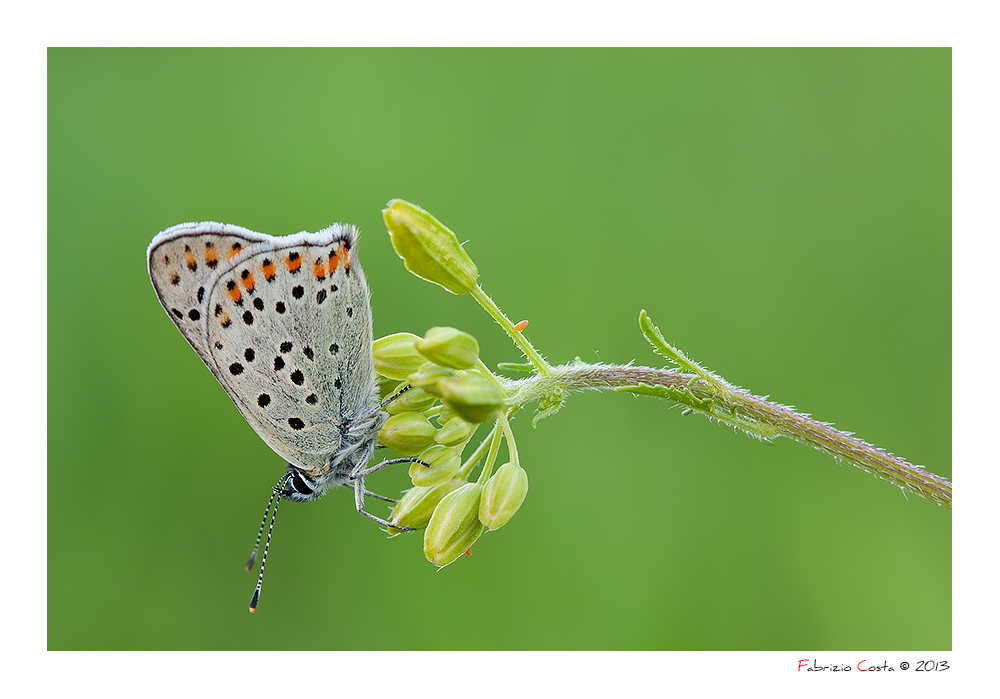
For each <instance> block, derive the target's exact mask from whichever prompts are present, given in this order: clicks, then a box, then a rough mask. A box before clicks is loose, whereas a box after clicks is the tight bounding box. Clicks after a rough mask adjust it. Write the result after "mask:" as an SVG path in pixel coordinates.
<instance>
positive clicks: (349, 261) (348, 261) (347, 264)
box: [340, 243, 351, 272]
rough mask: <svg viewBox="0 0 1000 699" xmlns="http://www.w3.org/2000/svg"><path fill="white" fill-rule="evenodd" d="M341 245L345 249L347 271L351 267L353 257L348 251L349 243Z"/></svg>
mask: <svg viewBox="0 0 1000 699" xmlns="http://www.w3.org/2000/svg"><path fill="white" fill-rule="evenodd" d="M340 247H341V249H342V250H343V251H344V271H345V272H346V271H347V270H349V269H350V268H351V257H350V255H349V254H348V252H347V245H345V244H344V243H341V244H340Z"/></svg>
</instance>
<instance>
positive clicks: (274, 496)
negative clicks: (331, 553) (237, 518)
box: [247, 473, 288, 614]
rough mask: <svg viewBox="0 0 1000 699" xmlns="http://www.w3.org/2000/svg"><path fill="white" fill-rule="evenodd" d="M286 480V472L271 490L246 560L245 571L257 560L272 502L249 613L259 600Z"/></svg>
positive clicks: (255, 607)
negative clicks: (268, 550) (254, 541)
mask: <svg viewBox="0 0 1000 699" xmlns="http://www.w3.org/2000/svg"><path fill="white" fill-rule="evenodd" d="M287 480H288V474H287V473H286V474H285V475H283V476H282V477H281V480H279V481H278V483H277V485H275V486H274V489H273V490H272V491H271V498H270V499H269V500H268V501H267V507H265V508H264V519H263V520H261V523H260V529H259V530H258V531H257V542H256V543H255V544H254V547H253V551H252V552H251V553H250V560H248V561H247V572H249V571H250V569H251V568H253V564H254V561H256V560H257V549H258V548H259V547H260V536H261V534H262V533H263V531H264V522H266V521H267V511H268V510H270V509H271V503H272V502H273V503H274V509H273V510H271V526H269V527H268V528H267V539H265V540H264V555H263V556H262V557H261V559H260V575H258V576H257V587H256V588H254V591H253V597H251V598H250V613H251V614H253V613H254V610H256V609H257V602H258V601H260V588H261V586H262V585H263V584H264V566H265V565H266V564H267V549H268V547H269V546H270V545H271V532H273V531H274V519H275V518H276V517H277V516H278V503H279V502H281V490H282V488H283V486H284V485H285V483H286V482H287Z"/></svg>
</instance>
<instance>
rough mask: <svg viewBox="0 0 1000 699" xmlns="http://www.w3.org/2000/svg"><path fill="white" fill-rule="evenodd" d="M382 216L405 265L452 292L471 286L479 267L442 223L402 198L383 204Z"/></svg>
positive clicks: (421, 276) (463, 290)
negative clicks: (384, 205)
mask: <svg viewBox="0 0 1000 699" xmlns="http://www.w3.org/2000/svg"><path fill="white" fill-rule="evenodd" d="M382 218H383V219H384V220H385V225H386V228H388V229H389V237H390V239H391V240H392V247H394V248H395V249H396V254H397V255H399V256H400V257H401V258H402V259H403V264H405V265H406V269H408V270H410V272H412V273H413V274H415V275H417V276H418V277H420V278H421V279H426V280H427V281H429V282H433V283H434V284H437V285H439V286H442V287H444V288H445V289H447V290H448V291H450V292H451V293H453V294H467V293H469V292H470V291H472V290H473V289H474V288H475V286H476V281H477V280H478V278H479V270H478V269H476V265H475V263H474V262H473V261H472V260H471V259H470V258H469V256H468V255H467V254H466V253H465V250H463V249H462V246H461V245H459V244H458V238H456V237H455V234H454V233H452V232H451V231H450V230H448V228H447V227H446V226H445V225H444V224H443V223H441V222H440V221H438V220H437V219H436V218H434V217H433V216H431V215H430V214H429V213H427V212H426V211H424V210H423V209H421V208H420V207H419V206H417V205H415V204H411V203H409V202H407V201H403V200H402V199H393V200H392V201H390V202H389V203H388V204H386V207H385V208H384V209H382Z"/></svg>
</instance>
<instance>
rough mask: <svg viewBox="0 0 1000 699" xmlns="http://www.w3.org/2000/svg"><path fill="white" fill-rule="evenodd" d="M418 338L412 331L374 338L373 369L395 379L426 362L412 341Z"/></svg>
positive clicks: (402, 376)
mask: <svg viewBox="0 0 1000 699" xmlns="http://www.w3.org/2000/svg"><path fill="white" fill-rule="evenodd" d="M419 339H420V338H419V337H417V336H416V335H414V334H413V333H395V334H394V335H386V336H385V337H380V338H379V339H377V340H375V342H374V344H373V345H372V354H374V355H375V371H377V372H378V373H380V374H381V375H382V376H385V377H387V378H390V379H396V380H397V381H399V380H401V379H405V378H406V377H407V376H409V375H410V374H412V373H413V372H414V371H416V370H417V369H419V368H420V365H421V364H423V363H424V362H426V361H427V360H426V359H424V356H423V355H422V354H420V353H419V352H417V349H416V347H414V346H413V343H414V342H416V341H417V340H419Z"/></svg>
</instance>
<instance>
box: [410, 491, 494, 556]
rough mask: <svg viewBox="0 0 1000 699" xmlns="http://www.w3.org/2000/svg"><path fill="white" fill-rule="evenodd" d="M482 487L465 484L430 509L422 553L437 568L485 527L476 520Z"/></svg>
mask: <svg viewBox="0 0 1000 699" xmlns="http://www.w3.org/2000/svg"><path fill="white" fill-rule="evenodd" d="M482 492H483V486H481V485H479V484H478V483H466V484H465V485H463V486H462V487H461V488H458V489H457V490H453V491H452V492H450V493H448V494H447V495H445V496H444V498H443V499H442V500H441V502H439V503H438V506H437V507H436V508H434V514H432V515H431V519H430V522H428V523H427V529H426V530H425V531H424V556H426V557H427V560H428V561H430V562H431V563H433V564H434V565H436V566H438V567H439V568H441V567H444V566H446V565H448V564H449V563H452V562H454V561H455V560H456V559H457V558H458V557H459V556H461V555H462V554H463V553H465V552H466V551H467V550H468V549H469V548H470V547H471V546H472V545H473V544H474V543H475V542H476V539H478V538H479V537H480V536H481V535H482V533H483V532H484V531H486V527H485V526H483V523H482V522H480V521H479V500H480V497H481V496H482Z"/></svg>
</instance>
